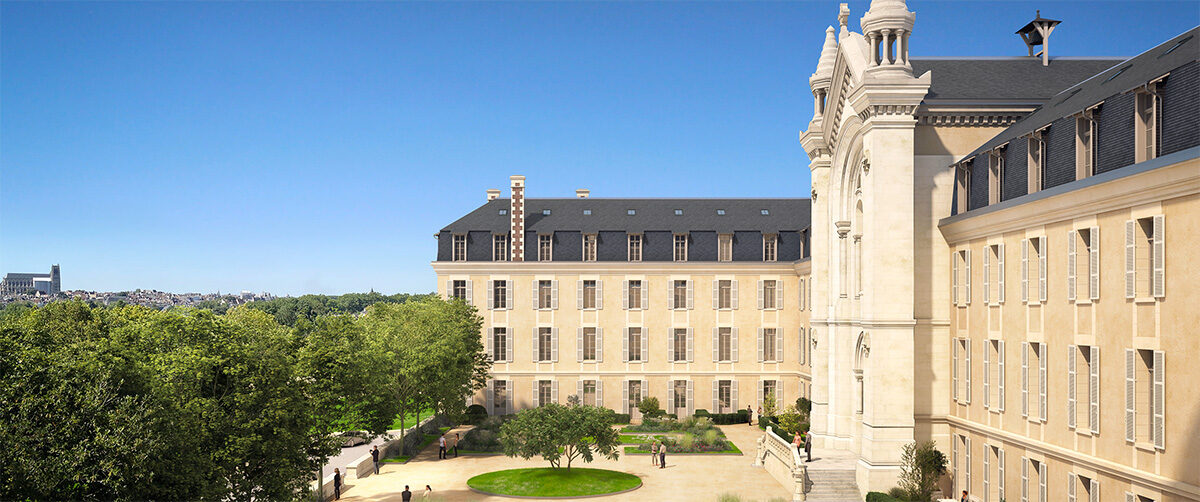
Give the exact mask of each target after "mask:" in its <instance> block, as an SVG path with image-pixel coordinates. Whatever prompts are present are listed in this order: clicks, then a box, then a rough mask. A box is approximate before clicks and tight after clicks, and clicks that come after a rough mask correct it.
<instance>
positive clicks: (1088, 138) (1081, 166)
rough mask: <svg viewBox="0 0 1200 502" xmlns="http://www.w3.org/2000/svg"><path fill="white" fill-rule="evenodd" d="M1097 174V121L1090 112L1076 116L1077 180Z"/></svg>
mask: <svg viewBox="0 0 1200 502" xmlns="http://www.w3.org/2000/svg"><path fill="white" fill-rule="evenodd" d="M1085 131H1086V135H1085ZM1095 174H1096V120H1095V118H1094V117H1093V115H1092V114H1091V113H1090V110H1089V111H1088V112H1084V113H1082V114H1079V115H1076V116H1075V179H1076V180H1081V179H1084V178H1087V177H1089V176H1094V175H1095Z"/></svg>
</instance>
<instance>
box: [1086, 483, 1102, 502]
mask: <svg viewBox="0 0 1200 502" xmlns="http://www.w3.org/2000/svg"><path fill="white" fill-rule="evenodd" d="M1090 481H1091V489H1090V490H1088V502H1100V482H1099V481H1097V480H1095V479H1092V480H1090Z"/></svg>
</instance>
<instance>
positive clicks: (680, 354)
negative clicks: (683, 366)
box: [671, 328, 688, 362]
mask: <svg viewBox="0 0 1200 502" xmlns="http://www.w3.org/2000/svg"><path fill="white" fill-rule="evenodd" d="M687 331H688V330H687V328H675V330H674V334H673V335H672V337H673V339H672V340H671V341H672V342H673V343H672V345H673V347H672V350H671V355H672V356H673V357H672V359H671V360H672V361H674V362H686V361H687V346H688V343H687V342H688V335H687Z"/></svg>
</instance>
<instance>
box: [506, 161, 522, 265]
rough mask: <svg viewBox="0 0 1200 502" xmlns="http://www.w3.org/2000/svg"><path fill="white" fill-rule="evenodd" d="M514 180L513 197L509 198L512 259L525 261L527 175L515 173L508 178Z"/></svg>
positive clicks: (512, 186)
mask: <svg viewBox="0 0 1200 502" xmlns="http://www.w3.org/2000/svg"><path fill="white" fill-rule="evenodd" d="M508 179H509V180H511V181H512V185H511V188H512V199H510V200H509V211H508V214H509V215H510V216H509V217H510V218H511V220H510V221H512V224H511V225H510V226H509V231H510V232H511V233H512V236H511V238H509V240H508V241H509V243H510V244H511V246H512V250H511V255H512V258H511V259H512V261H525V177H524V176H521V175H514V176H510V177H509V178H508Z"/></svg>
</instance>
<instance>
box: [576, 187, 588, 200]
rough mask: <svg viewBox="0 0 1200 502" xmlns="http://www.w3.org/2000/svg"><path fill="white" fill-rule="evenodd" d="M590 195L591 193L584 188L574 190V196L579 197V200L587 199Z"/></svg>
mask: <svg viewBox="0 0 1200 502" xmlns="http://www.w3.org/2000/svg"><path fill="white" fill-rule="evenodd" d="M591 194H592V191H591V190H588V189H586V188H579V189H576V190H575V196H576V197H579V198H580V199H586V198H588V195H591Z"/></svg>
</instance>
